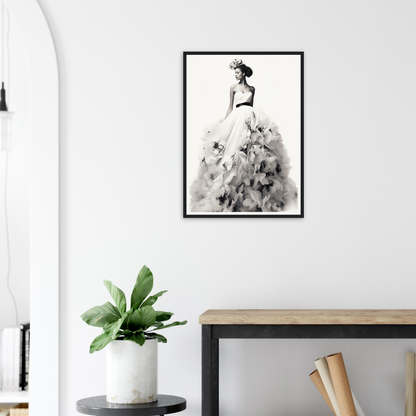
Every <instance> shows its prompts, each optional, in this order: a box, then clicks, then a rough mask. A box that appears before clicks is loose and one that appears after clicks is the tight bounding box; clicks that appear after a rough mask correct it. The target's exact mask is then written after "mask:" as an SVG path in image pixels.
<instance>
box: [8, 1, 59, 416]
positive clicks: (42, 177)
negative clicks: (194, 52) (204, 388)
mask: <svg viewBox="0 0 416 416" xmlns="http://www.w3.org/2000/svg"><path fill="white" fill-rule="evenodd" d="M4 4H5V6H6V7H7V9H8V10H9V12H10V14H11V15H12V17H13V19H14V20H15V22H16V24H17V26H18V28H19V31H20V33H21V36H22V38H23V42H24V44H25V48H26V52H27V57H28V62H29V67H30V83H31V91H30V100H31V172H30V175H31V181H30V188H31V191H30V324H31V366H30V404H29V406H30V414H31V416H56V415H59V97H58V66H57V60H56V53H55V48H54V44H53V40H52V36H51V33H50V30H49V26H48V24H47V21H46V19H45V16H44V14H43V12H42V10H41V8H40V6H39V4H38V2H37V1H36V0H4Z"/></svg>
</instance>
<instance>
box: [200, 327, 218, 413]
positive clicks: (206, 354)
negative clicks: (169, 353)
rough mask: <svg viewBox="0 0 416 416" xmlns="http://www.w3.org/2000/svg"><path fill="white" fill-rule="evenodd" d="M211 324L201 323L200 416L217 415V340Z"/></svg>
mask: <svg viewBox="0 0 416 416" xmlns="http://www.w3.org/2000/svg"><path fill="white" fill-rule="evenodd" d="M218 341H219V340H218V338H213V334H212V325H202V416H219V386H218V384H219V383H218V377H219V371H218V370H219V348H218V347H219V342H218Z"/></svg>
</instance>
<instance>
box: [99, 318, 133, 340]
mask: <svg viewBox="0 0 416 416" xmlns="http://www.w3.org/2000/svg"><path fill="white" fill-rule="evenodd" d="M128 315H129V314H128V312H124V313H123V316H122V317H121V318H120V319H119V320H117V321H116V322H113V323H112V324H107V325H106V326H105V327H104V332H105V333H106V334H108V335H110V337H111V338H112V339H116V338H117V337H118V336H119V333H118V331H119V330H120V327H121V325H122V324H123V322H124V321H125V319H126V318H127V316H128Z"/></svg>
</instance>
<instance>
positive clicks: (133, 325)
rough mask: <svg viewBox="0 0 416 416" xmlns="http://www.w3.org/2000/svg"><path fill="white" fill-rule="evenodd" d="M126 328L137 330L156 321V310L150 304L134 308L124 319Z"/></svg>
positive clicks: (147, 326) (145, 327)
mask: <svg viewBox="0 0 416 416" xmlns="http://www.w3.org/2000/svg"><path fill="white" fill-rule="evenodd" d="M126 322H127V329H129V330H130V331H137V330H138V329H140V328H143V329H147V328H149V326H151V325H153V324H154V323H155V322H156V312H155V310H154V309H153V308H152V307H151V306H144V307H142V308H140V309H136V310H135V311H134V312H133V313H132V314H131V315H130V316H129V317H128V318H127V320H126Z"/></svg>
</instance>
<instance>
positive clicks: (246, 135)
mask: <svg viewBox="0 0 416 416" xmlns="http://www.w3.org/2000/svg"><path fill="white" fill-rule="evenodd" d="M202 141H203V145H202V150H201V154H200V159H201V162H200V166H199V169H198V176H197V178H196V180H195V181H194V182H193V183H192V185H191V211H193V212H279V211H285V210H287V209H288V208H289V207H291V208H293V207H294V206H296V205H297V196H298V193H297V188H296V185H295V183H294V182H293V181H292V179H290V177H289V172H290V169H291V168H290V160H289V157H288V155H287V151H286V148H285V146H284V145H283V141H282V137H281V136H280V134H279V129H278V127H277V125H276V124H275V123H274V122H273V121H272V120H271V119H270V118H269V117H268V116H267V115H266V114H265V113H264V112H262V111H260V110H258V109H255V108H253V107H249V106H240V107H238V108H236V109H235V110H233V111H232V112H231V113H230V114H229V116H228V117H227V118H226V119H225V120H223V121H222V122H220V123H218V122H217V123H215V124H213V125H211V126H209V127H208V128H207V130H206V133H205V135H204V136H203V137H202Z"/></svg>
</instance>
